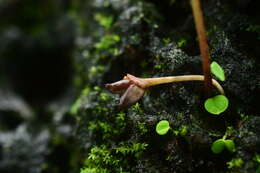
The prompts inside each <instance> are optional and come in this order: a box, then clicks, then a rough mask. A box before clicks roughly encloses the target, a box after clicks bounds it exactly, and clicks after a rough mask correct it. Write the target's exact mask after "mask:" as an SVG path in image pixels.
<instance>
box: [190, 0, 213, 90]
mask: <svg viewBox="0 0 260 173" xmlns="http://www.w3.org/2000/svg"><path fill="white" fill-rule="evenodd" d="M191 6H192V11H193V16H194V21H195V25H196V30H197V35H198V38H199V45H200V54H201V57H202V66H203V74H204V77H205V80H204V86H205V92H206V94H207V95H208V94H209V93H210V91H211V88H212V77H211V74H210V56H209V47H208V43H207V36H206V32H205V25H204V20H203V15H202V10H201V5H200V1H199V0H191Z"/></svg>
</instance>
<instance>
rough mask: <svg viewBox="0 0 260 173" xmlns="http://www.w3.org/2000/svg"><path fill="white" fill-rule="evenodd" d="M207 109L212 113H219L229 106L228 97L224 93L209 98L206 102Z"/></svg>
mask: <svg viewBox="0 0 260 173" xmlns="http://www.w3.org/2000/svg"><path fill="white" fill-rule="evenodd" d="M204 107H205V109H206V110H207V111H208V112H209V113H212V114H215V115H218V114H220V113H222V112H224V111H225V110H226V109H227V107H228V99H227V97H225V96H224V95H217V96H215V97H211V98H208V99H207V100H206V101H205V104H204Z"/></svg>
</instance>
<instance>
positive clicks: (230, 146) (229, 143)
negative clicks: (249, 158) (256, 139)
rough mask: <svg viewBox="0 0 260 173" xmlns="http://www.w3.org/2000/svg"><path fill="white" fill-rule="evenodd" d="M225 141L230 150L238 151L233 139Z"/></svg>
mask: <svg viewBox="0 0 260 173" xmlns="http://www.w3.org/2000/svg"><path fill="white" fill-rule="evenodd" d="M224 142H225V146H226V148H227V149H228V151H230V152H232V153H233V152H235V151H236V147H235V143H234V141H233V140H230V139H227V140H225V141H224Z"/></svg>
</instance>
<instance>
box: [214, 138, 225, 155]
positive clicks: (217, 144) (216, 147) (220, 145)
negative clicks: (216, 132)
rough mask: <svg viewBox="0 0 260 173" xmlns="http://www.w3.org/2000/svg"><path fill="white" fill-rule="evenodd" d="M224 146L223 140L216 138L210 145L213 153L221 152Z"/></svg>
mask: <svg viewBox="0 0 260 173" xmlns="http://www.w3.org/2000/svg"><path fill="white" fill-rule="evenodd" d="M224 148H225V140H224V139H218V140H216V141H215V142H213V144H212V145H211V151H212V152H213V153H215V154H218V153H221V152H222V151H223V150H224Z"/></svg>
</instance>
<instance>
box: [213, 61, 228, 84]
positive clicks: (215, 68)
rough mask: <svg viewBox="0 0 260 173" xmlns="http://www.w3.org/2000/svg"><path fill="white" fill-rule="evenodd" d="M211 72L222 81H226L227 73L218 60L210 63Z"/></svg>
mask: <svg viewBox="0 0 260 173" xmlns="http://www.w3.org/2000/svg"><path fill="white" fill-rule="evenodd" d="M210 69H211V72H212V73H213V74H214V75H215V76H216V77H217V78H218V79H219V80H221V81H225V73H224V70H223V69H222V67H221V66H220V65H219V64H218V63H217V62H216V61H213V62H212V63H211V64H210Z"/></svg>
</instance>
